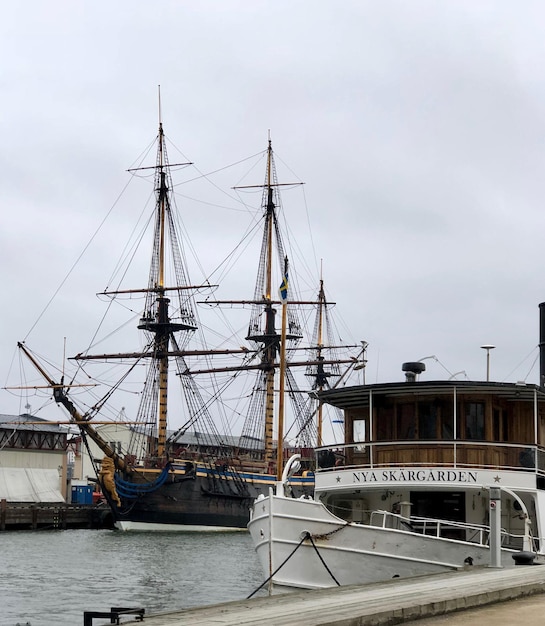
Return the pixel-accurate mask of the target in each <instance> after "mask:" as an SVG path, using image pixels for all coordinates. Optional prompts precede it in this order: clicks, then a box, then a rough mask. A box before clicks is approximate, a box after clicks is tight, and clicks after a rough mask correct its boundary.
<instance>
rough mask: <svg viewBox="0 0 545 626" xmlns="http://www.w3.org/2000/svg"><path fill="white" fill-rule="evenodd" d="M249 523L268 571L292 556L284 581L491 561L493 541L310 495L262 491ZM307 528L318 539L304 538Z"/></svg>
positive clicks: (363, 578) (338, 580)
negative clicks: (356, 516)
mask: <svg viewBox="0 0 545 626" xmlns="http://www.w3.org/2000/svg"><path fill="white" fill-rule="evenodd" d="M271 506H272V509H271ZM271 526H272V528H271ZM248 529H249V531H250V533H251V535H252V539H253V542H254V545H255V547H256V551H257V554H258V557H259V559H260V562H261V566H262V568H263V571H264V572H265V574H266V575H267V576H270V575H271V574H273V572H275V570H276V569H278V568H279V567H280V566H281V565H282V564H283V563H284V562H285V561H286V563H285V564H284V565H282V567H280V569H279V570H278V572H276V574H274V576H273V582H274V583H275V584H278V585H286V586H292V587H302V588H308V589H316V588H324V587H332V586H336V585H337V584H340V585H351V584H365V583H372V582H378V581H383V580H388V579H391V578H394V577H400V578H405V577H411V576H418V575H423V574H434V573H440V572H445V571H449V570H455V569H459V568H463V567H464V566H465V562H464V561H465V560H466V559H468V558H469V559H471V561H472V563H473V565H474V566H486V565H489V564H490V550H489V548H488V547H487V546H483V545H479V544H476V543H471V542H469V541H459V540H454V539H446V538H442V537H435V536H428V535H422V534H419V533H416V532H411V531H410V530H399V529H394V528H383V527H377V526H369V525H364V524H357V523H353V522H351V523H348V522H345V521H344V520H342V519H340V518H338V517H336V516H334V515H333V514H332V513H331V512H329V511H328V510H327V509H326V508H325V507H324V506H323V505H322V504H321V503H319V502H316V501H314V500H310V499H292V498H286V497H279V496H272V497H271V496H268V497H260V498H258V500H256V502H255V504H254V507H253V509H252V514H251V519H250V522H249V524H248ZM307 534H310V536H311V537H312V541H310V540H309V539H306V540H304V541H303V542H302V543H301V540H302V538H303V537H304V536H306V535H307ZM299 544H300V545H299ZM313 544H314V545H313ZM298 546H299V547H298ZM513 554H515V551H513V550H504V549H503V550H502V553H501V560H502V566H503V567H510V566H514V564H515V562H514V560H513V558H512V555H513Z"/></svg>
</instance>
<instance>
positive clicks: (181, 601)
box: [0, 530, 263, 626]
mask: <svg viewBox="0 0 545 626" xmlns="http://www.w3.org/2000/svg"><path fill="white" fill-rule="evenodd" d="M0 563H1V566H0V626H16V625H17V624H20V626H26V625H27V623H28V624H29V625H30V626H77V625H79V624H83V612H84V611H104V610H109V609H110V607H112V606H128V607H129V606H130V607H138V608H140V607H142V608H145V609H146V612H147V613H157V612H160V611H170V610H179V609H183V608H189V607H193V606H204V605H207V604H216V603H218V602H225V601H228V600H241V599H243V598H246V597H247V596H248V595H249V594H250V593H252V592H253V591H254V590H255V589H256V588H257V587H258V586H259V585H260V584H261V583H262V582H263V575H262V573H261V569H260V567H259V564H258V561H257V556H256V554H255V552H254V549H253V546H252V543H251V540H250V536H249V534H247V533H245V532H240V533H238V532H237V533H122V532H118V531H112V530H60V531H51V530H48V531H13V532H2V533H0Z"/></svg>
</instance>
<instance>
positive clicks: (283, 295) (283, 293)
mask: <svg viewBox="0 0 545 626" xmlns="http://www.w3.org/2000/svg"><path fill="white" fill-rule="evenodd" d="M278 293H279V295H280V300H281V301H282V304H286V303H287V301H288V271H287V270H286V273H285V274H284V280H283V281H282V284H281V285H280V289H279V290H278Z"/></svg>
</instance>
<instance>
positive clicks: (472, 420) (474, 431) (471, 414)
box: [464, 402, 484, 441]
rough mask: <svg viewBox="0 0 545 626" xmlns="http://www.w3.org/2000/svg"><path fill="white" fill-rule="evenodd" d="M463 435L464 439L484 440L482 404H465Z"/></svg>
mask: <svg viewBox="0 0 545 626" xmlns="http://www.w3.org/2000/svg"><path fill="white" fill-rule="evenodd" d="M464 435H465V436H464V439H475V440H479V441H482V440H483V439H484V402H468V403H467V404H466V411H465V430H464Z"/></svg>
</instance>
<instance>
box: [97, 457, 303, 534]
mask: <svg viewBox="0 0 545 626" xmlns="http://www.w3.org/2000/svg"><path fill="white" fill-rule="evenodd" d="M161 476H163V477H164V480H163V481H161V480H160V479H161ZM275 481H276V477H275V476H273V475H271V474H260V473H253V472H252V473H250V472H234V471H231V470H227V469H225V470H223V469H217V468H213V467H209V466H204V465H202V466H201V465H200V464H199V465H197V466H196V467H194V466H193V467H191V468H186V467H184V466H179V467H173V468H168V469H167V470H166V471H163V472H161V471H160V470H143V471H141V472H140V471H135V472H132V473H131V474H130V475H128V476H125V477H124V478H122V479H121V477H116V487H117V489H118V492H119V498H120V501H121V505H120V506H119V505H118V504H117V503H116V502H115V501H114V498H113V497H112V494H111V493H108V491H107V490H106V489H103V492H104V495H105V496H106V498H107V500H108V503H109V505H110V508H111V510H112V517H113V523H114V525H115V527H116V528H118V529H120V530H142V531H152V530H159V531H161V530H162V531H235V530H246V525H247V524H248V521H249V519H250V507H251V505H252V503H253V502H254V500H255V499H256V498H257V497H258V496H259V495H260V494H264V495H266V494H268V492H269V488H270V487H273V486H274V484H275ZM158 482H160V483H161V484H158V486H157V487H156V488H152V486H153V484H154V483H158ZM289 484H290V487H291V488H292V492H293V495H294V497H299V496H302V495H308V496H311V495H312V493H313V489H314V475H313V474H309V475H308V476H296V477H292V478H291V479H290V483H289ZM142 489H146V491H142Z"/></svg>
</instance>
